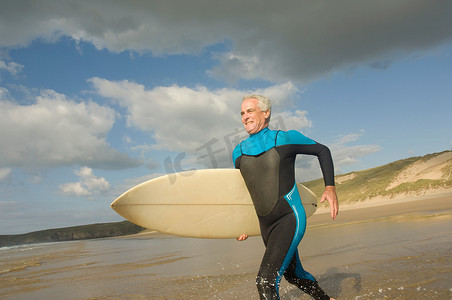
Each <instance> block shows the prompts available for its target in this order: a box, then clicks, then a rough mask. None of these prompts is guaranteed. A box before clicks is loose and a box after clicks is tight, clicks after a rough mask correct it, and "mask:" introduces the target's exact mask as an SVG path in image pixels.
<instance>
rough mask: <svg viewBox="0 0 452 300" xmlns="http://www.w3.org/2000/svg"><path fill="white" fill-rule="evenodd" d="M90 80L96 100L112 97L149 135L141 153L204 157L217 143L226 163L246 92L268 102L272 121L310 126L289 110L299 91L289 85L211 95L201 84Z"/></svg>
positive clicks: (301, 114) (302, 116)
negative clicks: (228, 141) (149, 140)
mask: <svg viewBox="0 0 452 300" xmlns="http://www.w3.org/2000/svg"><path fill="white" fill-rule="evenodd" d="M90 82H91V83H92V85H93V87H94V89H95V92H96V93H98V94H99V95H100V96H103V97H106V98H110V99H113V100H114V101H117V103H119V105H121V106H123V107H125V108H126V110H127V113H126V119H127V124H128V125H129V126H132V127H135V128H138V129H140V130H142V131H144V132H148V133H149V134H150V136H151V137H152V139H153V140H154V141H155V143H154V144H153V146H152V147H149V146H148V147H145V146H140V147H139V148H140V149H141V150H143V149H145V148H148V149H154V150H155V149H165V150H170V151H175V152H183V153H187V154H191V155H196V156H203V155H204V154H206V153H205V150H206V149H205V148H206V147H207V146H209V145H210V144H212V143H213V142H215V141H217V142H216V144H215V145H213V146H212V147H213V148H215V150H218V148H222V149H223V151H222V153H221V154H220V156H221V157H222V158H221V159H220V160H223V159H226V158H227V160H228V164H230V162H229V160H230V158H229V156H230V153H229V152H230V151H224V150H226V149H225V148H227V147H226V146H224V144H225V139H227V138H228V136H230V135H231V134H232V135H234V129H236V130H237V131H238V132H239V131H240V130H241V129H242V123H241V119H240V104H241V100H242V96H243V95H245V94H250V93H257V94H263V95H266V96H268V97H269V98H270V99H272V102H273V107H274V109H273V111H274V112H275V115H274V116H273V117H272V118H275V122H276V120H277V116H278V113H279V116H280V117H281V116H282V120H283V122H286V123H285V125H286V127H287V128H288V126H290V127H291V128H296V129H303V128H307V127H309V126H311V122H310V121H309V120H308V119H307V117H306V112H303V111H299V110H295V111H291V110H290V109H292V108H293V103H294V99H295V97H296V95H297V94H298V93H299V91H298V89H297V88H296V87H295V86H294V85H293V84H292V83H284V84H280V85H275V86H271V87H269V88H266V89H258V90H254V91H243V90H237V89H227V88H224V89H219V90H213V91H212V90H208V89H207V88H206V87H203V86H198V87H196V88H188V87H181V86H177V85H173V86H169V87H156V88H152V89H148V88H146V87H145V86H144V85H142V84H138V83H135V82H131V81H127V80H123V81H109V80H106V79H101V78H92V79H90ZM282 108H285V110H282ZM203 148H204V149H203ZM137 149H138V148H137ZM227 150H232V149H227ZM210 167H212V166H210Z"/></svg>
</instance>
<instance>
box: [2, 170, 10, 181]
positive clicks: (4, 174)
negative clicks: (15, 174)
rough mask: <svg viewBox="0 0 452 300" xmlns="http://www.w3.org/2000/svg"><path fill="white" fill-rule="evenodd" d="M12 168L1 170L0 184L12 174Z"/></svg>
mask: <svg viewBox="0 0 452 300" xmlns="http://www.w3.org/2000/svg"><path fill="white" fill-rule="evenodd" d="M11 171H12V169H11V168H0V182H2V181H5V180H7V179H8V178H9V176H10V174H11Z"/></svg>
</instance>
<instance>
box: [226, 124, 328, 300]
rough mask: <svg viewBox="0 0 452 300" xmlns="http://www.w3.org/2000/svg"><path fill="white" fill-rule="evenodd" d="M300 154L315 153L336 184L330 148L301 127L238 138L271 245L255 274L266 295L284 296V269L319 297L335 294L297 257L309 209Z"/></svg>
mask: <svg viewBox="0 0 452 300" xmlns="http://www.w3.org/2000/svg"><path fill="white" fill-rule="evenodd" d="M297 154H308V155H316V156H317V157H318V159H319V162H320V167H321V170H322V173H323V177H324V181H325V185H334V169H333V162H332V159H331V153H330V150H329V149H328V148H327V147H326V146H324V145H321V144H319V143H317V142H315V141H313V140H311V139H309V138H307V137H306V136H304V135H303V134H301V133H300V132H298V131H287V132H285V131H274V130H270V129H268V127H267V128H264V129H263V130H261V131H259V132H258V133H256V134H252V135H250V136H249V138H247V139H246V140H244V141H242V142H241V143H240V144H238V145H237V146H236V147H235V149H234V151H233V154H232V159H233V162H234V165H235V167H236V168H238V169H240V172H241V174H242V176H243V178H244V180H245V183H246V186H247V188H248V190H249V192H250V195H251V198H252V200H253V203H254V207H255V209H256V213H257V215H258V218H259V224H260V229H261V234H262V238H263V241H264V244H265V247H266V250H265V254H264V257H263V259H262V263H261V266H260V269H259V273H258V275H257V278H256V284H257V288H258V291H259V294H260V298H261V299H279V283H280V281H281V278H282V276H283V275H284V277H285V278H286V280H287V281H288V282H289V283H291V284H295V285H296V286H298V287H299V288H300V289H301V290H302V291H303V292H305V293H307V294H309V295H311V296H312V297H314V298H315V299H321V300H323V299H330V297H329V296H327V295H326V294H325V292H323V291H322V290H321V289H320V287H319V286H318V284H317V281H316V280H315V278H314V277H313V276H312V275H311V274H309V273H308V272H306V271H305V270H304V269H303V267H302V265H301V263H300V259H299V257H298V251H297V247H298V244H299V243H300V241H301V239H302V238H303V235H304V233H305V230H306V213H305V211H304V208H303V205H302V204H301V199H300V196H299V194H298V189H297V185H296V182H295V158H296V156H297Z"/></svg>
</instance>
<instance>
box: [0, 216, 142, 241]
mask: <svg viewBox="0 0 452 300" xmlns="http://www.w3.org/2000/svg"><path fill="white" fill-rule="evenodd" d="M142 230H143V228H142V227H140V226H137V225H135V224H133V223H130V222H129V221H123V222H115V223H99V224H92V225H82V226H75V227H66V228H58V229H47V230H41V231H35V232H30V233H25V234H14V235H0V247H6V246H14V245H21V244H36V243H49V242H62V241H73V240H86V239H95V238H104V237H113V236H122V235H128V234H134V233H138V232H140V231H142Z"/></svg>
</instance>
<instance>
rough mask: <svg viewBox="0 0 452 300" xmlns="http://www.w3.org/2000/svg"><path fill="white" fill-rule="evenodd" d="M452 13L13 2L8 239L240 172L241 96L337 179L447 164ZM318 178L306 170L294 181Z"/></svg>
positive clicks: (311, 164)
mask: <svg viewBox="0 0 452 300" xmlns="http://www.w3.org/2000/svg"><path fill="white" fill-rule="evenodd" d="M199 7H202V8H203V9H199ZM451 13H452V3H451V2H450V1H435V2H425V1H421V0H419V1H397V2H394V1H375V2H368V1H365V2H363V1H335V2H326V1H315V2H312V1H285V2H278V3H276V2H274V1H247V2H243V1H222V2H216V1H200V0H195V1H170V0H169V1H164V2H163V1H149V2H142V1H127V2H123V1H89V2H88V1H44V0H43V1H39V2H29V1H22V0H13V1H2V2H1V3H0V234H16V233H25V232H29V231H34V230H40V229H47V228H55V227H63V226H73V225H81V224H89V223H98V222H110V221H119V220H122V218H121V217H120V216H118V215H116V214H115V212H114V211H113V210H111V208H110V207H109V204H110V203H111V202H112V201H113V200H114V199H115V198H116V197H117V196H119V195H120V194H121V193H123V192H125V191H126V190H127V189H129V188H131V187H132V186H134V185H136V184H138V183H141V182H143V181H145V180H148V179H151V178H155V177H157V176H161V175H165V174H167V173H168V172H172V171H181V170H188V169H204V168H213V167H215V168H230V167H232V163H231V159H230V154H231V147H232V146H233V145H234V143H236V142H237V141H238V140H239V139H240V138H244V137H246V134H244V132H243V129H242V125H241V122H240V101H241V97H242V96H243V95H244V94H250V93H259V94H264V95H267V96H268V97H270V98H271V99H272V101H273V115H272V126H273V127H275V128H282V129H296V130H300V131H302V132H303V133H304V134H305V135H307V136H309V137H311V138H313V139H315V140H317V141H318V142H321V143H323V144H326V145H328V146H329V147H330V149H331V150H332V153H333V157H334V161H335V167H336V173H338V174H345V173H348V172H351V171H357V170H362V169H367V168H371V167H376V166H380V165H383V164H386V163H390V162H392V161H395V160H399V159H403V158H407V157H411V156H419V155H425V154H428V153H434V152H440V151H444V150H450V149H451V148H452V134H451V132H452V130H451V129H452V125H451V124H452V122H451V120H452V79H451V78H452V57H451V54H452V20H451V18H450V15H451ZM208 151H212V153H213V154H211V155H210V156H209V155H208ZM320 176H321V174H320V172H319V170H318V163H317V162H316V161H315V160H314V159H312V158H308V157H303V158H301V159H299V161H298V163H297V179H298V180H300V181H304V180H310V179H315V178H318V177H320ZM339 197H340V195H339Z"/></svg>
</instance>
